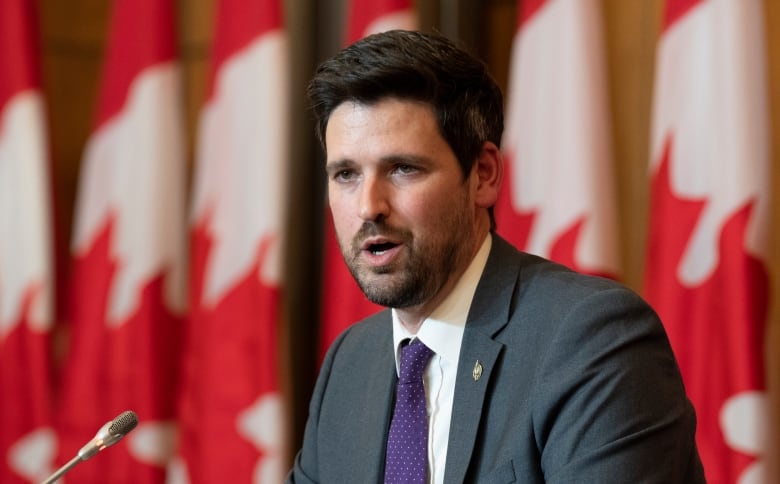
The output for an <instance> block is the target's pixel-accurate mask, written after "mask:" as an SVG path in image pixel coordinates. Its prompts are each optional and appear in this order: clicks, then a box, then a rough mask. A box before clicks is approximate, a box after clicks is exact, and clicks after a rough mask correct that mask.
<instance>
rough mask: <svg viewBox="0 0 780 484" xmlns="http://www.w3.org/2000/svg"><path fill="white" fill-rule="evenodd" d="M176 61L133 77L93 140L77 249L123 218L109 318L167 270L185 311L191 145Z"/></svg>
mask: <svg viewBox="0 0 780 484" xmlns="http://www.w3.org/2000/svg"><path fill="white" fill-rule="evenodd" d="M179 83H180V73H179V69H178V66H177V64H176V63H173V62H170V63H163V64H159V65H157V66H154V67H152V68H148V69H146V70H145V71H144V72H142V73H141V74H140V75H139V76H138V77H136V79H135V80H134V81H133V83H132V85H131V87H130V91H129V95H128V98H127V103H126V105H125V107H124V109H123V110H122V111H121V112H120V113H119V114H118V115H117V116H116V117H115V118H113V119H112V120H110V121H109V122H107V123H106V124H104V125H103V126H102V127H101V128H100V129H99V130H98V131H97V132H96V133H95V134H94V135H93V136H92V137H91V138H90V140H89V142H88V144H87V148H86V154H85V159H84V167H83V169H82V176H81V185H80V190H79V196H78V200H77V204H76V213H77V214H78V217H76V223H75V228H74V238H73V250H74V252H75V253H76V254H82V253H83V252H84V251H86V250H89V248H90V246H91V245H92V242H93V241H94V238H95V236H96V235H97V233H98V232H99V231H100V230H101V229H102V228H103V226H104V224H105V223H106V222H107V220H108V217H110V216H112V215H115V216H116V225H115V230H114V235H115V237H114V239H113V241H112V247H113V254H112V255H113V256H115V257H117V259H118V262H119V265H118V268H117V273H116V279H115V281H114V284H113V285H112V288H111V295H110V302H109V309H108V323H109V324H119V323H121V322H122V321H124V320H126V318H127V316H128V315H129V314H130V313H131V311H133V310H134V309H135V308H136V307H137V305H138V298H139V297H140V289H141V288H142V287H144V286H145V285H146V284H148V282H149V281H150V279H152V278H154V277H157V276H158V275H159V274H161V273H166V277H165V296H166V302H167V304H168V306H169V307H170V308H172V309H174V310H177V311H183V310H184V301H185V280H184V276H185V274H184V272H185V271H184V267H185V255H186V254H184V253H183V251H182V247H185V242H184V241H185V235H186V230H185V227H186V226H185V221H184V219H183V217H182V214H183V213H184V202H185V200H184V190H185V184H184V182H185V180H184V178H183V176H182V174H183V172H184V146H183V142H182V139H183V131H182V130H183V125H182V120H181V119H180V114H179V113H180V112H181V108H180V105H179V103H180V100H179V97H178V96H177V95H176V93H177V91H178V89H179Z"/></svg>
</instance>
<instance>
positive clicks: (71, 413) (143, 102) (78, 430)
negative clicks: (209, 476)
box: [58, 0, 186, 483]
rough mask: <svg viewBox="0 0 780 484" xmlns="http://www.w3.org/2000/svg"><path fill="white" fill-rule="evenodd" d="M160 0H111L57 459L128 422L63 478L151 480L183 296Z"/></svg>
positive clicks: (157, 477)
mask: <svg viewBox="0 0 780 484" xmlns="http://www.w3.org/2000/svg"><path fill="white" fill-rule="evenodd" d="M174 25H175V13H174V11H173V3H172V2H160V1H156V0H117V1H116V2H115V3H114V7H113V17H112V19H111V27H110V34H109V41H108V46H107V56H106V59H105V61H104V67H103V79H102V86H101V90H100V96H99V99H98V108H97V116H96V122H95V126H94V128H93V132H92V135H91V136H90V138H89V140H88V141H87V145H86V148H85V154H84V157H83V164H82V167H81V174H80V181H79V193H78V197H77V200H76V214H75V227H74V232H73V240H72V248H71V250H72V257H73V260H72V278H71V288H70V289H71V294H70V319H71V324H72V328H71V335H70V346H69V350H68V359H67V361H66V364H65V369H64V375H63V379H62V382H63V395H62V401H61V406H60V408H61V413H60V414H59V425H58V427H59V432H60V438H61V442H62V445H61V447H60V454H59V456H60V457H59V458H60V463H64V462H65V461H67V460H70V459H71V458H72V457H73V456H75V455H76V453H77V452H78V450H79V449H80V448H81V446H83V445H84V444H85V443H86V442H87V441H89V440H90V439H91V438H92V436H94V435H95V432H97V430H98V429H99V428H100V427H101V426H102V425H103V424H105V423H106V422H107V421H110V420H112V419H113V418H114V417H116V416H117V415H118V414H120V413H121V412H123V411H124V410H128V409H131V410H134V411H135V412H136V413H137V414H138V418H139V421H140V424H139V425H138V428H137V429H135V430H134V431H133V433H132V434H130V435H128V437H127V438H126V439H124V440H123V441H122V442H120V443H119V444H118V445H117V446H115V447H114V448H112V449H110V450H109V451H108V452H106V455H103V456H100V458H99V459H95V461H94V462H89V464H88V465H87V464H82V465H80V466H78V467H76V468H75V469H73V470H72V471H71V472H70V473H69V474H68V477H69V478H71V479H73V481H74V482H85V483H86V482H106V481H108V480H121V482H143V483H152V482H163V481H164V478H165V472H166V464H167V463H168V461H169V459H170V458H171V455H172V451H173V445H174V443H175V432H174V422H173V417H174V414H175V393H174V391H173V388H174V385H175V379H176V370H177V366H178V356H179V348H180V343H179V341H180V338H181V324H182V318H183V311H184V304H185V289H186V285H185V284H186V278H185V263H186V258H185V257H184V253H185V250H186V245H185V240H186V238H185V235H186V232H185V230H186V211H185V210H186V209H185V202H186V200H185V198H184V197H185V164H184V161H185V160H184V149H183V118H182V106H181V86H180V73H179V67H178V64H177V62H176V60H175V46H176V35H175V32H174Z"/></svg>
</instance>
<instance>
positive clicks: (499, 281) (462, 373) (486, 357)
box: [444, 234, 518, 483]
mask: <svg viewBox="0 0 780 484" xmlns="http://www.w3.org/2000/svg"><path fill="white" fill-rule="evenodd" d="M514 260H517V259H516V251H515V250H514V248H512V247H511V246H510V245H509V244H508V243H506V242H505V241H503V240H502V239H501V238H499V237H498V236H496V235H495V234H493V247H492V248H491V251H490V256H489V257H488V261H487V263H486V265H485V270H484V272H483V274H482V278H481V279H480V282H479V285H478V286H477V290H476V292H475V294H474V299H473V302H472V304H471V308H470V310H469V316H468V319H467V322H466V327H465V329H464V333H463V343H462V345H461V350H460V360H459V363H458V374H457V377H456V382H455V400H454V403H453V408H452V421H451V422H452V423H451V425H450V437H449V443H448V447H447V464H446V471H445V473H444V482H445V483H461V482H464V480H465V478H466V472H467V471H468V467H469V463H470V461H471V455H472V452H473V449H474V445H475V443H476V438H477V432H478V430H479V424H480V420H481V418H482V413H483V407H484V401H485V395H486V394H487V391H488V388H489V387H490V382H491V378H492V375H493V371H494V369H495V365H496V362H497V361H498V357H499V355H500V354H501V351H502V350H503V348H504V345H503V344H502V343H500V342H498V341H495V340H494V339H493V338H494V336H495V334H496V333H497V332H498V331H500V330H501V329H502V328H503V327H504V326H505V325H506V323H507V322H508V320H509V314H510V307H511V305H512V295H513V294H514V291H515V285H516V283H517V277H518V270H517V266H515V265H514V264H512V261H514ZM475 367H478V368H475ZM480 372H481V375H480V374H479V373H480Z"/></svg>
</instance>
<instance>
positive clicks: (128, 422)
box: [108, 410, 138, 435]
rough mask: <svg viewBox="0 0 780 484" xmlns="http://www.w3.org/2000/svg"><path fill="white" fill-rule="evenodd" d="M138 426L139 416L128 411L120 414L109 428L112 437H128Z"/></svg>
mask: <svg viewBox="0 0 780 484" xmlns="http://www.w3.org/2000/svg"><path fill="white" fill-rule="evenodd" d="M136 425H138V416H137V415H136V414H135V412H133V411H132V410H126V411H124V412H122V413H121V414H119V415H118V416H117V417H116V418H115V419H114V420H112V421H111V425H110V426H109V427H108V433H109V434H110V435H126V434H127V433H128V432H130V431H131V430H133V429H134V428H135V426H136Z"/></svg>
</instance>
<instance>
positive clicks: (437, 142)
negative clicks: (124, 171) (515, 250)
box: [325, 98, 481, 310]
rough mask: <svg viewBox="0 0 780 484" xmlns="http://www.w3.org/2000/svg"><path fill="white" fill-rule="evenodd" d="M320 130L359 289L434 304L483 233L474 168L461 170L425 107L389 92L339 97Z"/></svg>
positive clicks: (334, 206)
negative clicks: (363, 99) (365, 98)
mask: <svg viewBox="0 0 780 484" xmlns="http://www.w3.org/2000/svg"><path fill="white" fill-rule="evenodd" d="M325 140H326V145H327V152H328V154H327V165H326V170H327V174H328V195H329V200H330V208H331V211H332V213H333V221H334V225H335V228H336V234H337V236H338V239H339V245H340V247H341V252H342V254H343V255H344V259H345V261H346V263H347V265H348V266H349V268H350V271H351V272H352V275H353V276H354V277H355V279H356V280H357V281H358V284H359V285H360V287H361V289H362V290H363V292H364V293H365V294H366V296H367V297H368V298H369V300H371V301H373V302H375V303H377V304H381V305H384V306H389V307H395V308H411V307H420V308H423V307H427V306H428V305H429V304H433V303H434V302H435V303H436V304H438V302H440V300H441V299H442V298H443V297H444V296H445V295H446V294H442V293H448V292H449V290H451V289H452V287H453V286H454V283H455V282H456V281H457V279H458V278H459V277H460V275H461V274H462V273H463V271H464V270H465V269H466V267H467V266H468V263H469V262H470V260H471V258H472V256H473V255H474V253H475V251H476V250H477V249H478V246H477V245H478V243H479V242H481V239H480V240H479V241H477V240H476V239H477V230H476V228H475V225H476V208H475V204H474V202H473V190H474V186H475V184H474V183H472V181H473V178H474V176H475V175H473V174H472V175H470V176H469V177H468V178H466V179H465V180H464V177H463V174H462V172H461V169H460V166H459V165H458V162H457V159H456V157H455V154H454V153H453V152H452V150H451V148H450V147H449V145H448V144H447V142H446V141H445V140H444V138H442V136H441V134H440V133H439V129H438V127H437V124H436V120H435V117H434V113H433V110H432V108H431V107H430V106H428V105H426V104H422V103H418V102H413V101H402V100H398V99H392V98H391V99H386V100H382V101H380V102H377V103H375V104H372V105H364V104H355V103H351V102H348V103H344V104H342V105H340V106H339V107H337V108H336V110H334V111H333V113H332V114H331V116H330V120H329V122H328V127H327V130H326V133H325ZM442 289H444V291H442ZM428 309H429V310H430V309H433V308H432V307H431V308H428Z"/></svg>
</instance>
